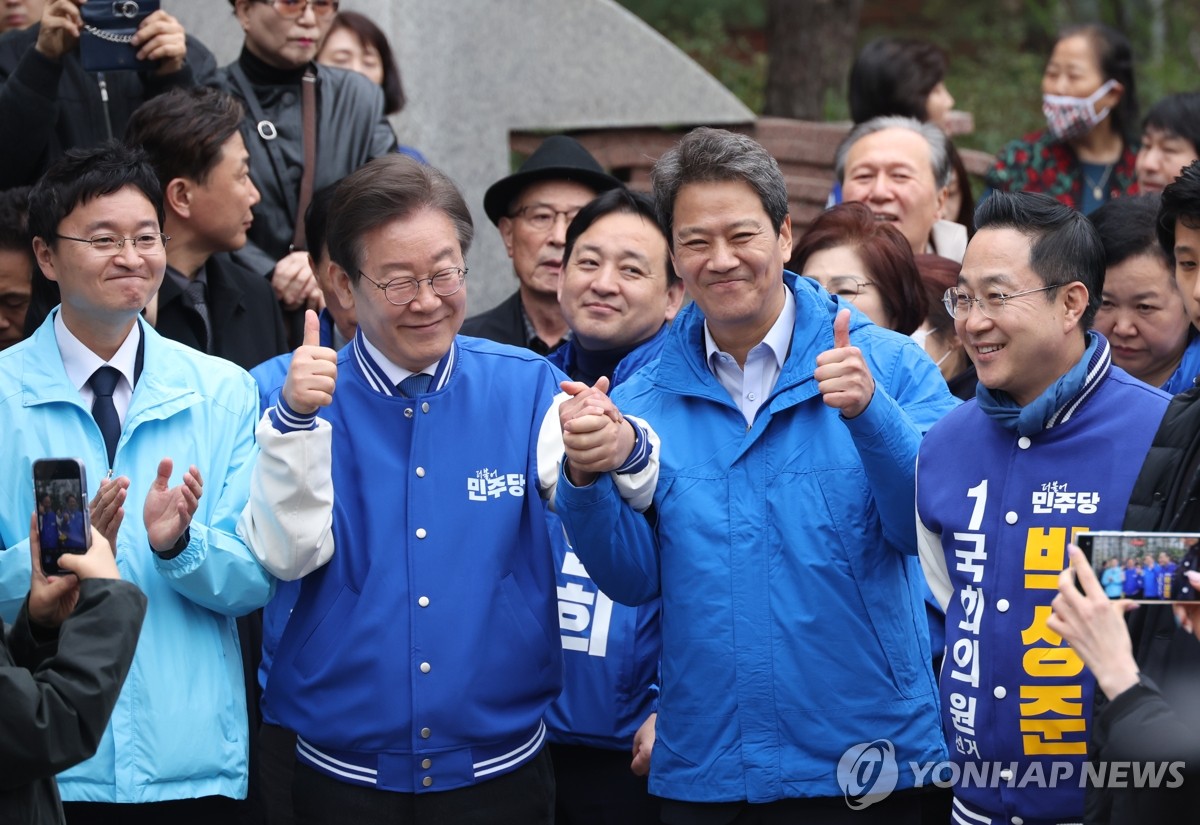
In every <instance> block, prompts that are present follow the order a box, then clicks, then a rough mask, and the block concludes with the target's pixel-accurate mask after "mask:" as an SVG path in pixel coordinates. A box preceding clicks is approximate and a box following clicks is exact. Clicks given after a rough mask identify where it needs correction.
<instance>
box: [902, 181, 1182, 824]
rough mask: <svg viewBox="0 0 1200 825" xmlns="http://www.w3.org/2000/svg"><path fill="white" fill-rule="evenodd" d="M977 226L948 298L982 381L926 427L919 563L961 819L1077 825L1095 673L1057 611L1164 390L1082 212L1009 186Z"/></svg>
mask: <svg viewBox="0 0 1200 825" xmlns="http://www.w3.org/2000/svg"><path fill="white" fill-rule="evenodd" d="M975 225H976V227H977V229H978V231H977V233H976V235H975V237H974V238H973V239H972V240H971V243H970V244H969V245H968V247H967V253H966V257H965V258H964V260H963V267H962V273H961V274H960V275H959V280H958V286H957V287H955V288H952V289H950V290H947V292H946V298H945V302H946V308H947V310H948V311H949V312H950V313H951V314H952V315H953V316H954V318H955V328H956V330H957V332H958V337H959V338H961V339H962V341H963V344H964V345H965V346H966V349H967V352H968V353H969V354H970V356H971V360H972V361H974V362H975V368H976V370H977V372H978V374H979V389H978V392H977V393H976V396H975V398H974V399H973V400H971V401H968V402H967V403H966V404H964V405H963V406H962V407H960V408H958V409H957V410H955V411H954V412H952V413H951V414H950V415H948V416H946V418H945V419H944V420H943V421H941V422H940V423H938V424H937V425H936V426H934V427H933V429H932V430H930V432H929V435H928V436H927V437H926V438H925V441H924V442H923V443H922V444H921V454H920V462H919V465H918V473H917V515H918V519H919V524H918V534H919V538H920V541H921V562H922V564H923V565H924V567H925V572H926V576H927V577H928V579H929V586H930V588H931V589H932V590H933V593H934V595H935V596H936V597H937V599H938V601H939V602H940V603H941V605H942V607H943V608H944V609H945V610H946V658H945V660H944V664H943V665H942V673H941V705H942V727H943V730H944V731H945V736H946V741H947V744H948V746H949V750H950V754H951V757H952V758H953V759H954V761H955V763H956V764H957V765H958V767H959V770H958V771H957V772H953V771H952V772H951V773H950V774H948V775H950V776H955V775H957V776H958V777H959V780H958V781H957V782H956V783H955V787H954V802H953V805H954V810H953V815H954V817H955V821H956V822H970V823H972V825H988V824H989V823H994V825H1001V824H1002V823H1010V822H1019V821H1024V822H1025V823H1027V825H1042V824H1043V823H1057V822H1079V821H1081V820H1082V819H1083V813H1084V811H1083V802H1084V790H1085V788H1086V782H1085V781H1084V766H1085V763H1086V762H1087V750H1088V748H1087V745H1088V728H1089V723H1090V720H1091V718H1092V694H1093V687H1094V683H1093V680H1092V677H1091V674H1089V673H1088V672H1087V671H1086V670H1085V669H1084V666H1083V661H1082V660H1081V659H1080V658H1079V656H1078V654H1076V653H1075V651H1073V650H1071V649H1070V647H1068V646H1067V645H1066V644H1065V643H1064V642H1063V640H1062V637H1060V636H1059V635H1058V634H1056V633H1054V632H1053V631H1051V630H1050V629H1049V628H1048V627H1047V626H1046V620H1047V619H1048V618H1049V616H1050V602H1051V601H1052V600H1053V598H1054V596H1055V595H1057V593H1058V577H1059V574H1060V573H1061V571H1062V570H1063V568H1064V567H1065V566H1066V564H1067V554H1066V551H1067V544H1068V542H1069V541H1070V540H1071V538H1072V537H1073V536H1074V535H1075V534H1076V533H1077V532H1079V531H1083V530H1117V529H1120V527H1121V522H1122V519H1123V518H1124V515H1125V506H1126V504H1127V503H1128V501H1129V494H1130V491H1131V490H1132V489H1133V483H1134V480H1135V479H1136V478H1137V474H1138V470H1139V469H1140V467H1141V465H1142V459H1143V458H1144V457H1145V455H1146V453H1147V451H1148V450H1149V447H1150V442H1151V440H1152V438H1153V437H1154V432H1155V430H1156V428H1157V427H1158V422H1159V420H1160V419H1161V418H1162V415H1163V412H1164V411H1165V410H1166V407H1167V400H1168V396H1167V395H1166V394H1165V393H1163V392H1160V391H1159V390H1157V389H1153V388H1151V387H1149V386H1148V385H1146V384H1143V383H1142V382H1140V381H1138V380H1136V379H1134V378H1133V377H1132V376H1130V375H1128V374H1127V373H1126V372H1125V371H1124V370H1122V369H1120V368H1119V367H1116V366H1113V364H1112V358H1111V355H1110V352H1109V346H1108V342H1107V341H1106V340H1105V339H1104V337H1103V336H1101V335H1100V334H1099V333H1096V332H1095V331H1092V330H1091V325H1092V320H1093V319H1094V318H1095V315H1096V310H1097V309H1098V308H1099V306H1100V296H1101V291H1102V289H1103V285H1104V248H1103V246H1102V245H1101V242H1100V236H1099V235H1098V234H1097V232H1096V229H1095V227H1093V226H1092V224H1091V223H1090V222H1089V221H1088V220H1087V219H1086V218H1084V217H1083V215H1081V214H1080V213H1078V212H1076V211H1075V210H1073V209H1068V208H1067V207H1065V206H1062V205H1061V204H1058V203H1056V202H1055V201H1054V200H1053V199H1052V198H1049V197H1047V196H1045V195H1038V194H1027V193H1016V194H1008V193H1003V192H997V193H994V194H993V195H992V196H991V197H990V198H988V199H987V200H986V201H984V202H983V204H982V205H981V206H980V207H979V211H978V212H976V213H975ZM945 775H946V774H944V776H945Z"/></svg>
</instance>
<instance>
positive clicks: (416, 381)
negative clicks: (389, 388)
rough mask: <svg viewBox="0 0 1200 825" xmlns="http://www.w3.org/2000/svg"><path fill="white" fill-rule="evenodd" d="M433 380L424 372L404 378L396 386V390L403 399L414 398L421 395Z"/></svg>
mask: <svg viewBox="0 0 1200 825" xmlns="http://www.w3.org/2000/svg"><path fill="white" fill-rule="evenodd" d="M432 380H433V376H432V375H430V374H429V373H426V372H417V373H413V374H412V375H410V376H408V378H405V379H404V380H403V381H401V382H400V383H399V384H397V385H396V389H397V390H399V391H400V394H401V395H403V396H404V397H405V398H416V397H417V396H418V395H420V394H421V393H423V392H425V391H426V390H428V389H429V382H430V381H432Z"/></svg>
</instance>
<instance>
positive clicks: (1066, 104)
mask: <svg viewBox="0 0 1200 825" xmlns="http://www.w3.org/2000/svg"><path fill="white" fill-rule="evenodd" d="M1116 85H1117V81H1115V80H1107V81H1105V82H1104V83H1103V84H1102V85H1101V86H1100V88H1099V89H1097V90H1096V91H1094V92H1092V93H1091V94H1090V95H1088V96H1087V97H1071V96H1070V95H1042V113H1043V114H1044V115H1045V116H1046V126H1047V128H1049V130H1050V134H1052V135H1054V137H1056V138H1057V139H1058V140H1072V139H1074V138H1078V137H1083V136H1084V135H1086V134H1087V133H1088V132H1090V131H1092V129H1094V128H1096V126H1097V125H1099V124H1100V122H1101V121H1103V120H1104V118H1106V117H1108V113H1109V112H1110V111H1112V107H1111V106H1105V107H1104V108H1103V109H1101V110H1100V111H1098V112H1097V111H1096V102H1097V101H1098V100H1100V98H1102V97H1104V96H1105V95H1106V94H1108V93H1109V92H1110V91H1111V90H1112V89H1113V88H1114V87H1115V86H1116Z"/></svg>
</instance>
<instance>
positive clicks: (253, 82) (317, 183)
mask: <svg viewBox="0 0 1200 825" xmlns="http://www.w3.org/2000/svg"><path fill="white" fill-rule="evenodd" d="M312 67H313V69H314V70H315V71H316V74H317V169H316V177H315V178H314V180H313V192H319V191H320V190H321V189H324V188H325V187H326V186H329V185H331V184H334V183H337V182H338V181H339V180H341V179H342V178H344V177H345V176H346V175H348V174H350V173H351V172H353V171H354V170H355V169H357V168H358V167H360V166H362V165H363V164H364V163H366V162H367V161H369V160H371V159H372V158H377V157H380V156H382V155H387V154H389V153H391V152H393V151H394V150H395V148H396V135H395V133H394V132H392V127H391V125H390V124H389V123H388V121H387V117H386V116H385V115H384V113H383V90H382V89H380V88H379V87H378V86H376V85H375V84H374V83H372V82H371V81H370V80H367V79H366V78H365V77H363V76H362V75H360V74H358V73H356V72H350V71H345V70H343V69H336V68H330V67H328V66H319V65H317V64H312ZM300 74H302V72H293V73H282V72H279V71H278V70H274V71H272V70H271V69H270V67H266V66H265V65H264V64H262V63H261V61H257V60H256V59H255V58H254V57H253V55H250V54H249V53H248V52H245V51H243V52H242V55H241V57H239V58H238V60H237V62H235V63H232V64H230V65H229V66H226V67H224V68H223V69H221V70H220V73H219V77H218V78H217V80H216V82H215V85H217V86H218V87H220V88H221V89H223V90H224V91H227V92H229V93H231V94H233V95H235V96H237V97H238V98H240V99H241V100H242V101H243V102H245V103H246V128H245V129H244V136H245V138H246V149H247V150H248V151H249V153H250V178H251V179H252V180H253V181H254V185H255V186H256V187H258V191H259V193H260V194H261V195H262V201H260V202H259V204H258V205H257V206H255V207H254V225H253V226H251V227H250V233H249V235H250V243H249V244H247V245H246V248H244V249H242V250H240V251H239V252H237V253H235V255H234V257H235V258H236V259H237V260H238V261H239V262H240V263H242V264H243V265H245V266H246V267H247V268H248V269H251V270H252V271H255V272H261V273H262V274H264V275H266V274H269V273H271V272H272V271H274V269H275V262H276V261H278V260H279V259H280V258H282V257H283V256H284V255H286V254H287V253H288V247H289V246H290V245H291V242H292V233H293V231H294V228H295V224H296V209H297V204H298V201H299V198H300V177H301V173H302V171H303V166H304V149H303V145H304V140H303V127H302V125H301V117H300V113H301V106H300V83H301V81H300ZM293 77H294V78H295V79H294V80H293V79H291V78H293ZM267 79H270V80H272V81H274V82H266V80H267ZM256 109H257V111H258V112H259V113H260V114H261V115H263V117H261V118H260V117H259V115H256V114H255V111H256ZM260 120H269V121H270V122H271V123H272V124H273V125H274V127H275V131H276V132H277V133H278V134H277V137H275V138H274V139H273V140H266V139H264V138H263V137H262V136H261V135H260V133H259V128H258V127H259V122H260Z"/></svg>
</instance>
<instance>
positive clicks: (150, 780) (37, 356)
mask: <svg viewBox="0 0 1200 825" xmlns="http://www.w3.org/2000/svg"><path fill="white" fill-rule="evenodd" d="M162 217H163V205H162V188H161V187H160V185H159V182H158V178H157V176H156V175H155V174H154V169H153V168H152V167H151V166H150V164H149V162H148V160H147V158H146V156H145V153H143V152H142V151H141V150H131V149H127V148H125V147H122V146H120V145H119V144H108V145H104V146H100V147H97V148H95V149H89V150H86V151H84V150H71V151H69V152H67V153H66V155H65V156H64V157H63V158H62V159H61V160H60V161H59V162H58V163H56V165H55V166H53V167H52V168H51V169H50V170H49V171H48V172H47V173H46V175H45V176H44V177H43V178H42V180H41V181H40V182H39V183H38V185H37V186H36V187H34V189H33V191H32V192H31V193H30V209H29V223H30V232H31V234H32V235H34V237H35V240H34V251H35V252H36V254H37V259H38V265H39V266H40V267H41V270H42V272H44V273H45V274H46V276H47V277H49V278H50V279H52V280H54V281H56V282H57V283H58V285H59V288H60V291H61V294H62V304H61V306H59V307H57V308H55V309H54V311H52V312H51V313H50V315H49V317H47V318H46V320H45V322H44V323H43V324H42V325H41V326H40V327H39V328H38V329H37V331H35V332H34V334H33V336H32V337H31V338H29V339H28V340H26V341H22V342H21V343H20V344H17V345H16V346H13V347H10V348H9V349H7V350H5V351H4V352H3V353H0V432H2V433H4V437H3V438H2V439H0V464H2V465H3V466H4V468H5V473H6V477H7V479H8V482H7V483H6V484H4V485H0V543H2V544H3V545H5V546H7V547H8V548H9V549H8V550H7V551H6V552H4V553H0V608H2V609H3V611H4V615H5V616H6V618H7V617H11V616H13V615H15V614H16V612H17V610H18V609H19V607H20V605H21V602H22V601H23V599H24V598H25V593H26V591H27V589H28V584H29V565H30V560H29V553H28V548H27V547H25V546H24V542H23V541H22V539H23V537H24V536H25V535H27V530H28V526H29V511H30V508H31V506H32V503H33V477H32V471H31V466H32V463H33V462H34V461H35V460H37V459H39V458H46V457H71V456H74V457H78V458H79V459H81V460H82V461H83V463H84V465H85V466H86V468H87V480H88V491H87V495H88V497H89V498H90V499H92V506H91V513H92V523H93V525H94V526H95V527H96V528H97V529H98V530H100V532H102V533H103V534H104V535H105V536H106V537H107V538H108V540H109V542H110V543H111V544H112V546H113V549H114V551H115V552H116V558H117V567H118V569H119V570H120V572H121V577H122V578H124V579H126V580H128V581H131V582H133V583H134V584H136V585H137V586H138V587H140V588H141V589H142V590H143V592H145V593H146V596H147V598H148V605H149V606H148V608H147V613H146V621H145V625H144V627H143V629H142V635H141V638H140V639H139V640H138V644H137V652H136V655H135V656H134V659H133V665H132V668H131V669H130V671H129V677H128V678H127V679H126V681H125V686H124V688H123V689H122V691H121V695H120V698H119V700H118V701H117V706H116V709H115V710H114V711H113V714H112V719H111V721H110V722H109V725H108V728H107V729H106V730H105V732H104V737H103V739H101V741H100V746H99V748H98V749H97V751H96V755H95V756H94V757H92V758H91V759H89V760H87V761H86V762H83V763H82V764H80V765H78V766H76V767H74V768H71V769H70V770H68V771H65V772H64V773H62V774H61V775H60V776H59V778H58V784H59V789H60V790H61V793H62V798H63V800H64V801H65V802H66V806H65V807H66V813H67V818H68V820H69V821H71V822H72V823H75V822H79V823H88V822H110V821H119V822H129V823H140V822H165V821H169V822H172V823H179V825H184V823H192V822H213V821H221V820H227V819H229V818H230V817H233V816H236V813H237V810H236V807H237V806H236V804H235V803H234V801H233V800H235V799H240V798H244V797H245V796H246V792H247V779H248V751H249V744H248V736H247V733H248V732H247V721H246V700H245V692H244V689H243V682H242V665H241V660H240V658H239V656H238V634H237V629H236V622H235V617H237V616H240V615H242V614H245V613H248V612H250V611H251V610H254V609H255V608H257V607H260V606H262V605H263V604H265V603H266V602H267V600H268V599H269V598H270V596H271V591H272V587H273V584H274V580H273V579H272V577H271V576H270V575H269V574H268V573H267V572H266V571H265V570H264V569H263V568H262V567H261V566H260V565H259V564H258V562H257V561H256V560H255V558H254V556H252V555H251V553H250V551H249V550H248V549H247V547H246V545H245V544H244V543H243V542H242V540H241V539H240V538H238V536H237V535H236V533H235V529H236V525H237V520H238V517H239V516H240V515H241V512H242V509H243V508H244V507H245V504H246V500H247V497H248V495H249V487H250V474H251V470H252V468H253V465H254V455H255V452H256V448H255V444H254V425H255V422H256V421H257V419H258V393H257V392H256V390H255V387H254V382H253V381H252V380H251V379H250V376H249V375H247V374H246V373H245V372H244V371H243V370H241V369H239V368H238V367H236V366H234V365H233V364H230V363H229V362H228V361H224V360H222V359H219V358H213V357H211V356H208V355H205V354H204V353H200V352H197V351H195V350H193V349H190V348H188V347H184V346H182V345H179V344H177V343H176V342H174V341H169V340H167V339H165V338H163V337H162V336H160V335H158V333H156V332H155V331H154V329H153V328H152V327H151V326H150V325H148V324H147V323H145V321H144V320H142V319H140V318H139V312H140V311H141V309H142V307H144V306H145V305H146V302H147V301H148V300H149V299H150V297H151V296H152V295H154V293H155V291H156V290H157V289H158V286H159V284H160V283H161V282H162V279H163V275H164V272H165V269H166V262H167V258H166V252H165V247H164V243H165V242H166V240H167V239H166V238H165V236H164V235H163V234H162ZM105 376H107V379H108V381H109V382H111V383H104V379H105ZM83 504H84V502H83V501H82V500H81V501H80V505H81V506H82V505H83Z"/></svg>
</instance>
